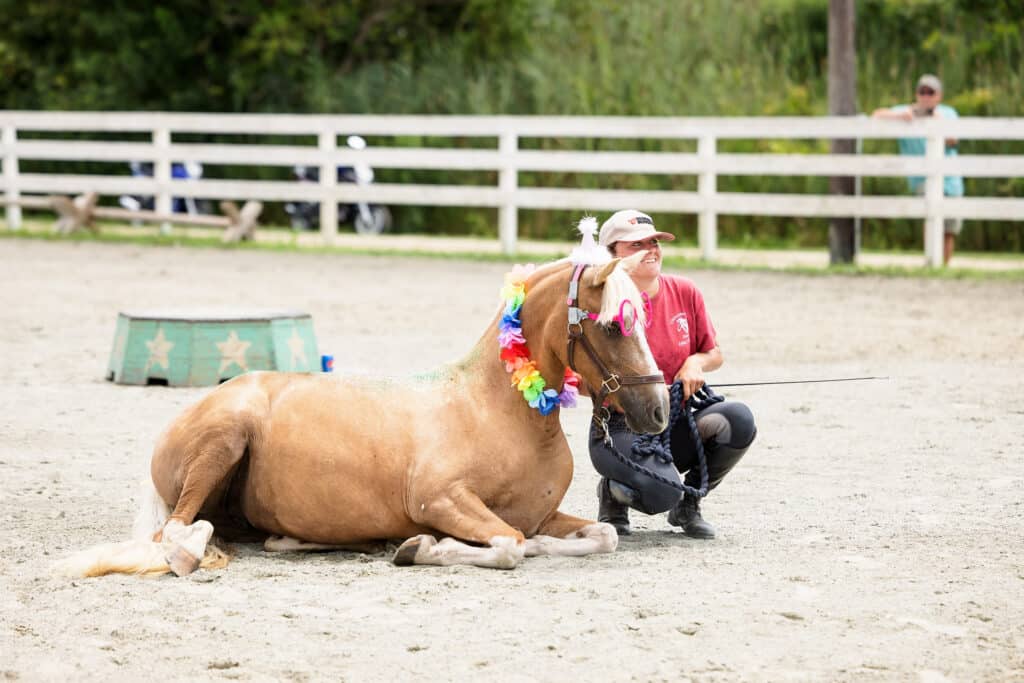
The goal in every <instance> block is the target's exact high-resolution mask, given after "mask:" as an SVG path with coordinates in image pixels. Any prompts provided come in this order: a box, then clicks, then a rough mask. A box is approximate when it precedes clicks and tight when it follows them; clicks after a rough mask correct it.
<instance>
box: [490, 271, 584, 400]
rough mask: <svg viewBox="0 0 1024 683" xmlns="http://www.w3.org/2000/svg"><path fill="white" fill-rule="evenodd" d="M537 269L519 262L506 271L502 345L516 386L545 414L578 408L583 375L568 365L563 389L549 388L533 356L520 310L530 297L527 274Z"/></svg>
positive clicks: (499, 326) (507, 365) (500, 339)
mask: <svg viewBox="0 0 1024 683" xmlns="http://www.w3.org/2000/svg"><path fill="white" fill-rule="evenodd" d="M533 271H534V266H533V264H528V265H525V266H520V265H517V266H515V267H513V268H512V272H511V273H506V274H505V285H504V286H503V287H502V288H501V298H502V299H504V300H505V310H504V312H503V313H502V316H501V322H500V323H499V324H498V346H499V347H500V348H501V353H500V358H501V360H502V361H504V362H505V370H506V371H508V372H510V373H512V386H514V387H516V388H517V389H519V391H521V392H523V398H524V399H526V402H527V403H529V404H530V407H531V408H536V409H537V411H538V412H540V414H541V415H547V414H549V413H550V412H551V411H553V410H554V409H555V408H559V407H561V408H575V407H576V399H577V397H578V396H579V394H580V389H579V386H580V376H579V375H577V374H576V373H575V372H573V371H572V370H571V369H570V368H566V369H565V376H564V377H563V386H562V391H561V393H559V392H557V391H555V390H554V389H549V388H547V382H545V381H544V378H543V377H541V376H540V371H539V370H538V369H537V365H536V363H534V362H533V360H531V359H530V351H529V349H527V348H526V339H525V338H524V337H523V323H522V321H521V320H520V319H519V312H520V310H521V309H522V307H523V302H524V301H525V300H526V278H527V277H528V276H529V275H530V273H532V272H533Z"/></svg>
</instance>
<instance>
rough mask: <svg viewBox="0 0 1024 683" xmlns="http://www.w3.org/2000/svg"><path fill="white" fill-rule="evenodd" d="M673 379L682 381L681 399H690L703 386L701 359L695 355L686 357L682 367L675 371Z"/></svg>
mask: <svg viewBox="0 0 1024 683" xmlns="http://www.w3.org/2000/svg"><path fill="white" fill-rule="evenodd" d="M675 379H676V381H677V382H682V383H683V400H684V401H688V400H690V397H691V396H693V394H694V393H695V392H696V391H697V390H698V389H700V388H701V387H702V386H704V366H703V363H702V362H701V359H700V358H699V357H698V356H697V355H693V356H690V357H689V358H687V359H686V362H685V363H683V367H681V368H679V372H677V373H676V377H675Z"/></svg>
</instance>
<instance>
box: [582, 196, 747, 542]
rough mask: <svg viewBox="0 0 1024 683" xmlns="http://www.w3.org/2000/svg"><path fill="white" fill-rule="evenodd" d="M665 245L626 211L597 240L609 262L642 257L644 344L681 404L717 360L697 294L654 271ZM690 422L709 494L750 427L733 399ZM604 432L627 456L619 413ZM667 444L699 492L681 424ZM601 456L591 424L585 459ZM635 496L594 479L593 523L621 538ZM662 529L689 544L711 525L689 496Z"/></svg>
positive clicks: (710, 532) (642, 218) (691, 447)
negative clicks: (674, 530)
mask: <svg viewBox="0 0 1024 683" xmlns="http://www.w3.org/2000/svg"><path fill="white" fill-rule="evenodd" d="M673 239H675V237H674V236H673V235H671V234H670V233H666V232H658V231H656V230H655V228H654V221H653V220H651V217H650V216H648V215H647V214H644V213H641V212H639V211H634V210H631V209H629V210H625V211H619V212H618V213H616V214H614V215H613V216H612V217H611V218H609V219H608V220H607V221H605V222H604V225H602V226H601V231H600V233H599V235H598V242H599V243H600V244H601V246H603V247H606V248H607V249H608V251H609V252H611V254H612V256H616V257H625V256H630V255H631V254H635V253H636V252H638V251H646V252H647V256H646V257H645V258H644V260H643V261H642V262H641V263H640V265H639V266H637V267H636V269H635V270H634V271H633V272H632V273H631V276H632V278H633V281H634V282H635V283H636V285H637V287H638V288H639V289H640V291H641V292H644V293H646V294H647V296H648V297H649V298H650V303H651V306H650V309H651V314H650V319H651V320H650V327H649V328H647V330H646V332H645V334H646V337H647V343H648V345H649V346H650V348H651V352H652V353H653V355H654V361H655V363H657V365H658V369H659V370H661V372H662V374H663V375H664V377H665V382H666V384H668V385H671V384H672V383H673V382H674V381H681V382H682V385H683V395H684V400H686V399H688V398H689V397H690V395H691V394H693V393H694V392H696V391H697V390H698V389H700V388H701V387H702V386H704V373H705V372H711V371H712V370H717V369H718V368H719V367H721V365H722V361H723V359H722V350H721V349H720V348H719V346H718V340H717V335H716V333H715V328H714V325H712V324H711V318H710V317H709V316H708V313H707V310H706V308H705V306H704V297H703V295H702V294H701V293H700V290H698V289H697V287H696V285H694V283H693V282H692V281H691V280H689V279H687V278H684V277H679V276H676V275H665V274H663V273H662V272H661V246H660V243H659V241H660V240H665V241H670V240H673ZM696 422H697V428H698V431H699V432H700V437H701V441H702V443H703V446H704V453H705V457H706V459H707V472H708V490H711V489H713V488H715V487H716V486H718V484H719V483H720V482H721V481H722V478H723V477H725V475H726V474H728V473H729V470H731V469H732V468H733V467H734V466H735V465H736V463H738V462H739V461H740V458H742V457H743V455H744V454H745V453H746V452H747V449H748V448H749V447H750V444H751V443H753V441H754V437H755V436H756V434H757V428H756V427H755V426H754V417H753V415H752V414H751V412H750V409H749V408H747V406H745V405H744V404H742V403H738V402H733V401H727V402H722V403H715V404H713V405H711V406H709V407H706V408H704V409H703V410H700V411H699V412H697V413H696ZM608 429H609V432H610V435H611V437H612V440H613V442H614V443H615V446H616V448H617V449H618V451H619V452H620V453H626V454H628V453H630V450H631V447H632V443H633V440H634V439H635V438H636V436H637V435H636V434H633V433H632V432H630V431H629V429H628V428H627V427H626V422H625V418H624V417H623V415H621V414H614V413H613V414H612V415H611V418H610V419H609V420H608ZM670 445H671V449H672V458H673V461H674V465H675V467H676V469H677V470H678V471H679V472H680V473H685V475H684V479H683V480H684V482H685V483H686V484H687V485H688V486H691V487H692V488H695V489H698V488H700V485H701V472H700V466H699V464H698V456H697V450H696V445H695V444H694V442H693V438H692V436H691V434H690V428H689V424H688V422H687V420H686V419H680V420H678V421H677V422H676V424H675V427H674V428H673V430H672V435H671V440H670ZM603 451H607V446H606V445H605V443H604V432H603V430H602V429H600V428H599V427H597V426H596V425H595V426H594V427H593V428H592V429H591V434H590V452H591V459H592V460H594V461H595V462H597V459H600V458H604V457H607V456H606V454H605V453H604V452H603ZM635 493H636V492H635V490H633V489H630V488H629V487H627V486H623V485H622V484H621V483H620V482H610V481H609V480H608V479H607V478H604V477H602V478H601V481H600V482H599V483H598V487H597V498H598V520H599V521H602V522H607V523H609V524H612V525H614V526H615V528H616V529H617V530H618V532H619V533H620V534H623V535H626V534H629V533H630V526H629V507H630V505H631V504H632V505H634V506H636V504H637V501H638V498H639V497H638V496H636V495H635ZM661 509H662V510H664V509H665V508H664V507H662V508H661ZM668 523H669V524H671V525H673V526H678V527H682V529H683V533H684V534H686V535H687V536H690V537H693V538H714V537H715V529H714V527H713V526H711V524H709V523H708V522H706V521H705V520H704V518H703V517H702V516H701V510H700V499H699V498H697V497H694V496H691V495H690V494H685V495H684V496H683V497H682V499H680V500H679V502H678V503H676V505H675V507H673V508H672V509H671V510H669V513H668Z"/></svg>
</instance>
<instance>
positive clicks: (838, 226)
mask: <svg viewBox="0 0 1024 683" xmlns="http://www.w3.org/2000/svg"><path fill="white" fill-rule="evenodd" d="M855 10H856V0H829V3H828V113H829V114H830V115H832V116H853V115H855V114H856V113H857V52H856V45H855V43H854V17H855V15H856V11H855ZM855 150H856V143H855V141H854V140H849V139H847V140H833V141H832V153H833V154H852V153H853V152H854V151H855ZM853 193H854V179H853V177H852V176H833V177H831V178H829V194H842V195H852V194H853ZM828 253H829V263H830V264H832V265H836V264H842V263H853V262H854V259H855V258H856V257H857V240H856V236H855V234H854V223H853V218H838V217H836V218H832V219H831V222H830V224H829V228H828Z"/></svg>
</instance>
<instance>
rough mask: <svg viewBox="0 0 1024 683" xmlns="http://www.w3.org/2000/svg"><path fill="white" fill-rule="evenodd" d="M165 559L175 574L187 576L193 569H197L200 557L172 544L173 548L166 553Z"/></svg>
mask: <svg viewBox="0 0 1024 683" xmlns="http://www.w3.org/2000/svg"><path fill="white" fill-rule="evenodd" d="M165 559H166V560H167V564H168V565H169V566H170V568H171V571H172V572H174V575H175V576H188V575H189V574H191V573H192V572H194V571H195V570H197V569H199V562H200V560H201V559H202V558H199V557H196V556H195V555H193V554H192V553H190V552H189V551H187V550H185V549H184V548H182V547H181V546H180V545H176V546H174V549H173V550H171V552H170V553H168V554H167V557H166V558H165Z"/></svg>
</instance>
